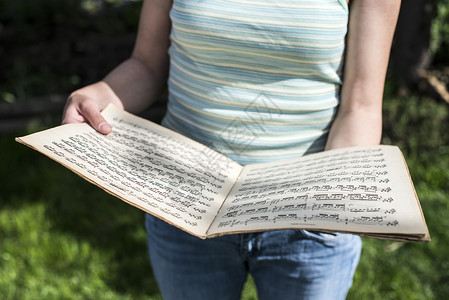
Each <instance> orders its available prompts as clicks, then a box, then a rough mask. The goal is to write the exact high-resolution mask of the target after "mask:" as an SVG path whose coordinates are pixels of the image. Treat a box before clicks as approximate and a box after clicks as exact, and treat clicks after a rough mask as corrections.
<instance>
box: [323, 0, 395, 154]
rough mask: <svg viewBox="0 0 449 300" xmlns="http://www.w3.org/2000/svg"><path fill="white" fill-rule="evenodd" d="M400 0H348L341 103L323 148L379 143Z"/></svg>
mask: <svg viewBox="0 0 449 300" xmlns="http://www.w3.org/2000/svg"><path fill="white" fill-rule="evenodd" d="M400 3H401V1H400V0H351V1H350V9H349V31H348V38H347V48H346V58H345V68H344V78H343V87H342V91H341V103H340V107H339V110H338V113H337V116H336V119H335V121H334V123H333V125H332V127H331V130H330V133H329V138H328V141H327V145H326V149H335V148H342V147H349V146H363V145H376V144H379V142H380V138H381V134H382V98H383V90H384V84H385V75H386V72H387V65H388V59H389V55H390V48H391V42H392V39H393V33H394V29H395V27H396V21H397V18H398V14H399V7H400Z"/></svg>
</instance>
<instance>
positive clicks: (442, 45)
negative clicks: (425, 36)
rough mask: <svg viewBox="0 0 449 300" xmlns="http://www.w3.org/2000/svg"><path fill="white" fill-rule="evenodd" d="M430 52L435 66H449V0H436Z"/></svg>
mask: <svg viewBox="0 0 449 300" xmlns="http://www.w3.org/2000/svg"><path fill="white" fill-rule="evenodd" d="M430 48H431V51H432V52H433V54H434V56H435V57H434V60H435V63H436V64H439V65H444V66H448V65H449V52H448V49H449V0H438V1H437V6H436V15H435V18H434V20H433V23H432V29H431V46H430Z"/></svg>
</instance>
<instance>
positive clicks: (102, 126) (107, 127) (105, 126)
mask: <svg viewBox="0 0 449 300" xmlns="http://www.w3.org/2000/svg"><path fill="white" fill-rule="evenodd" d="M98 128H99V129H100V130H101V131H102V132H109V131H111V130H112V128H111V125H109V124H108V123H106V122H102V123H100V125H98Z"/></svg>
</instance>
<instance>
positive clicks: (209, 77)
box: [163, 0, 348, 164]
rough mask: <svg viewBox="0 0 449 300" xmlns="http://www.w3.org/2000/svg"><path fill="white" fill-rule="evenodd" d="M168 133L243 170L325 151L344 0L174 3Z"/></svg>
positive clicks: (344, 19) (342, 37)
mask: <svg viewBox="0 0 449 300" xmlns="http://www.w3.org/2000/svg"><path fill="white" fill-rule="evenodd" d="M171 18H172V35H171V40H172V44H171V47H170V57H171V65H170V78H169V104H168V112H167V115H166V117H165V118H164V120H163V124H164V125H165V126H167V127H169V128H171V129H174V130H176V131H178V132H181V133H182V134H184V135H186V136H188V137H190V138H193V139H195V140H197V141H199V142H201V143H203V144H206V145H208V146H210V147H212V148H214V149H216V150H218V151H219V152H221V153H223V154H225V155H227V156H229V157H230V158H232V159H234V160H235V161H237V162H239V163H241V164H247V163H254V162H263V161H271V160H278V159H284V158H291V157H298V156H301V155H303V154H304V153H310V152H317V151H321V150H323V149H324V146H325V142H326V137H327V132H328V130H329V126H330V124H331V122H332V120H333V118H334V115H335V112H336V107H337V105H338V103H339V89H340V85H341V74H340V73H341V69H342V62H343V60H342V57H343V52H344V40H345V35H346V30H347V21H348V13H347V5H346V3H345V2H344V0H341V1H339V0H308V1H302V0H293V1H289V0H264V1H262V0H260V1H252V0H174V3H173V7H172V11H171Z"/></svg>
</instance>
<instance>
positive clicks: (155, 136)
mask: <svg viewBox="0 0 449 300" xmlns="http://www.w3.org/2000/svg"><path fill="white" fill-rule="evenodd" d="M102 114H103V116H104V117H105V118H106V120H107V121H108V122H110V124H111V125H112V127H113V131H112V133H110V134H109V135H107V136H104V135H102V134H100V133H98V132H96V131H95V130H93V129H92V128H91V127H90V126H89V125H87V124H68V125H62V126H59V127H56V128H52V129H49V130H45V131H42V132H38V133H35V134H31V135H29V136H25V137H21V138H18V139H17V140H18V141H19V142H21V143H24V144H26V145H28V146H30V147H32V148H34V149H36V150H37V151H39V152H41V153H43V154H45V155H47V156H49V157H50V158H52V159H54V160H56V161H57V162H59V163H61V164H62V165H64V166H66V167H67V168H69V169H71V170H72V171H74V172H75V173H77V174H79V175H81V176H82V177H84V178H85V179H87V180H88V181H90V182H92V183H94V184H96V185H98V186H99V187H101V188H102V189H104V190H106V191H107V192H109V193H111V194H113V195H115V196H117V197H118V198H120V199H122V200H123V201H125V202H127V203H129V204H131V205H134V206H136V207H138V208H140V209H142V210H144V211H146V212H149V213H151V214H153V215H155V216H157V217H159V218H161V219H163V220H165V221H167V222H169V223H171V224H173V225H175V226H177V227H179V228H181V229H183V230H185V231H188V232H190V233H192V234H193V235H197V236H199V237H202V238H204V237H205V232H206V230H207V228H208V227H209V226H210V223H211V222H212V220H213V218H214V217H215V215H216V214H217V211H218V209H219V208H220V206H221V204H222V202H223V200H224V198H225V197H226V195H227V194H228V192H229V190H230V189H231V187H232V185H233V184H234V181H235V180H236V178H237V177H238V174H239V173H240V171H241V168H242V167H241V166H240V165H239V164H237V163H235V162H233V161H231V160H229V159H228V158H226V157H224V156H222V155H220V154H219V153H217V152H215V151H213V150H212V149H210V148H207V147H205V146H203V145H201V144H199V143H196V142H194V141H192V140H191V139H188V138H186V137H184V136H182V135H180V134H178V133H175V132H173V131H171V130H168V129H166V128H164V127H161V126H159V125H157V124H154V123H152V122H149V121H147V120H145V119H142V118H138V117H136V116H134V115H131V114H129V113H126V112H124V111H122V110H119V109H117V108H115V107H113V106H109V107H107V108H106V109H105V110H104V111H103V112H102ZM67 192H68V193H70V191H69V190H68V191H67Z"/></svg>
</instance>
